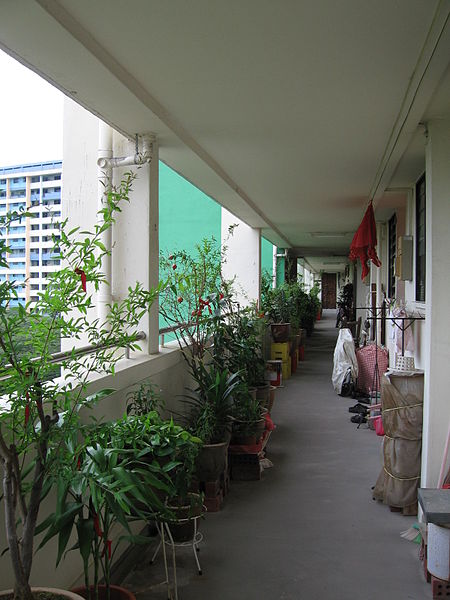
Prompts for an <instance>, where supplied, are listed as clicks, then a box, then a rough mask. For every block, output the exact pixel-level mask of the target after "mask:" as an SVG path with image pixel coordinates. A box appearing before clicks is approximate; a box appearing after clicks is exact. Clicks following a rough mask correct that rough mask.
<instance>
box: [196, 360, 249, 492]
mask: <svg viewBox="0 0 450 600" xmlns="http://www.w3.org/2000/svg"><path fill="white" fill-rule="evenodd" d="M192 376H193V379H194V381H195V382H196V384H197V385H196V387H195V388H194V389H193V390H191V393H190V394H187V400H186V403H187V404H188V407H189V409H190V410H189V414H188V419H189V423H190V427H189V429H190V431H191V432H192V433H193V434H194V435H195V436H197V437H199V438H200V439H201V440H203V442H204V445H203V447H202V449H201V451H200V453H199V456H198V459H197V467H196V474H197V477H198V479H199V481H215V480H217V479H219V478H220V476H221V475H222V474H223V472H224V470H225V465H226V457H227V449H228V444H229V441H230V435H231V419H230V415H231V413H232V404H233V394H234V393H236V392H237V390H238V388H239V387H240V386H242V380H241V379H240V374H239V373H232V374H230V373H229V372H228V371H227V370H226V369H223V368H221V367H220V366H219V365H217V364H216V363H215V362H211V363H210V364H207V365H205V364H204V363H203V362H201V361H200V362H198V363H197V364H196V365H195V370H194V371H193V372H192Z"/></svg>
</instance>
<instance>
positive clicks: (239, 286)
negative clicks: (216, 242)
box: [222, 208, 261, 306]
mask: <svg viewBox="0 0 450 600" xmlns="http://www.w3.org/2000/svg"><path fill="white" fill-rule="evenodd" d="M235 224H237V225H238V226H237V227H235V228H234V229H233V233H232V235H230V234H229V227H230V226H231V225H235ZM222 244H223V245H225V246H226V248H227V250H226V262H225V263H224V265H223V275H224V277H225V279H234V281H235V285H234V288H235V290H236V300H237V302H239V304H241V305H242V306H246V305H248V304H249V303H250V302H253V301H256V302H258V303H259V297H260V287H261V230H260V229H257V228H253V227H249V226H248V225H246V224H245V223H243V222H242V221H240V220H239V219H238V218H237V217H235V216H234V215H232V214H231V213H230V212H229V211H227V210H226V209H224V208H222Z"/></svg>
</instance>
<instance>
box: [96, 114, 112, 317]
mask: <svg viewBox="0 0 450 600" xmlns="http://www.w3.org/2000/svg"><path fill="white" fill-rule="evenodd" d="M112 143H113V130H112V128H111V127H110V126H109V125H107V124H106V123H103V121H100V123H99V129H98V160H97V165H98V167H99V168H98V200H97V210H98V211H100V210H102V209H103V208H104V206H105V204H106V200H107V197H108V194H109V192H110V191H111V186H112V168H111V167H110V166H109V163H108V161H110V160H111V158H112ZM100 241H101V243H102V244H103V246H104V247H105V248H106V249H107V254H105V255H104V257H103V261H102V271H103V273H104V275H105V280H106V283H101V284H100V286H99V289H98V292H97V317H98V318H99V320H100V323H104V322H105V320H106V317H107V315H108V310H109V309H108V306H109V305H110V304H111V301H112V293H111V290H112V260H111V248H112V231H111V228H109V229H107V230H106V231H104V232H103V233H102V234H101V237H100Z"/></svg>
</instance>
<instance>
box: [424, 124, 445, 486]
mask: <svg viewBox="0 0 450 600" xmlns="http://www.w3.org/2000/svg"><path fill="white" fill-rule="evenodd" d="M427 127H428V140H427V146H426V244H427V256H426V292H425V295H426V297H425V301H426V322H425V344H426V348H428V352H426V353H425V354H426V356H425V365H424V366H425V397H424V402H425V404H424V423H423V452H422V486H425V487H434V486H436V484H437V481H438V475H439V469H440V464H441V460H442V455H443V451H444V446H445V441H446V438H447V431H448V426H449V423H450V402H449V392H448V389H449V386H448V370H449V365H450V342H449V331H450V310H449V298H450V277H449V257H450V237H449V235H448V227H449V223H450V169H449V166H450V119H445V120H444V119H441V120H438V119H436V120H433V121H430V122H429V123H428V124H427Z"/></svg>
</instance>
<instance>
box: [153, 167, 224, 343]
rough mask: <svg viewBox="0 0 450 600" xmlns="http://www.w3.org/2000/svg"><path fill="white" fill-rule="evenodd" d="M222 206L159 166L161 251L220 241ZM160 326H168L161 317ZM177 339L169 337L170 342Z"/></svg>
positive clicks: (187, 249) (175, 174) (170, 251)
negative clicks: (204, 241)
mask: <svg viewBox="0 0 450 600" xmlns="http://www.w3.org/2000/svg"><path fill="white" fill-rule="evenodd" d="M221 214H222V213H221V207H220V206H219V205H218V204H217V202H215V201H214V200H212V199H211V198H210V197H209V196H207V195H206V194H204V193H203V192H201V191H200V190H199V189H198V188H196V187H195V186H194V185H192V184H191V183H189V181H187V180H186V179H184V178H183V177H181V176H180V175H178V173H176V172H175V171H173V170H172V169H171V168H170V167H168V166H167V165H165V164H164V163H162V162H160V163H159V248H160V251H161V252H162V253H163V254H167V253H169V254H170V253H172V252H175V251H177V250H186V251H187V252H189V251H191V250H192V251H193V250H194V248H195V245H196V244H198V243H199V242H201V241H202V240H203V239H204V238H210V237H211V236H214V237H215V238H216V239H217V240H219V241H220V236H221V224H222V218H221ZM159 326H160V327H166V326H167V323H166V322H165V321H164V319H163V318H162V317H161V316H160V318H159ZM172 339H175V337H174V335H173V334H167V335H166V340H167V341H170V340H172Z"/></svg>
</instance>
